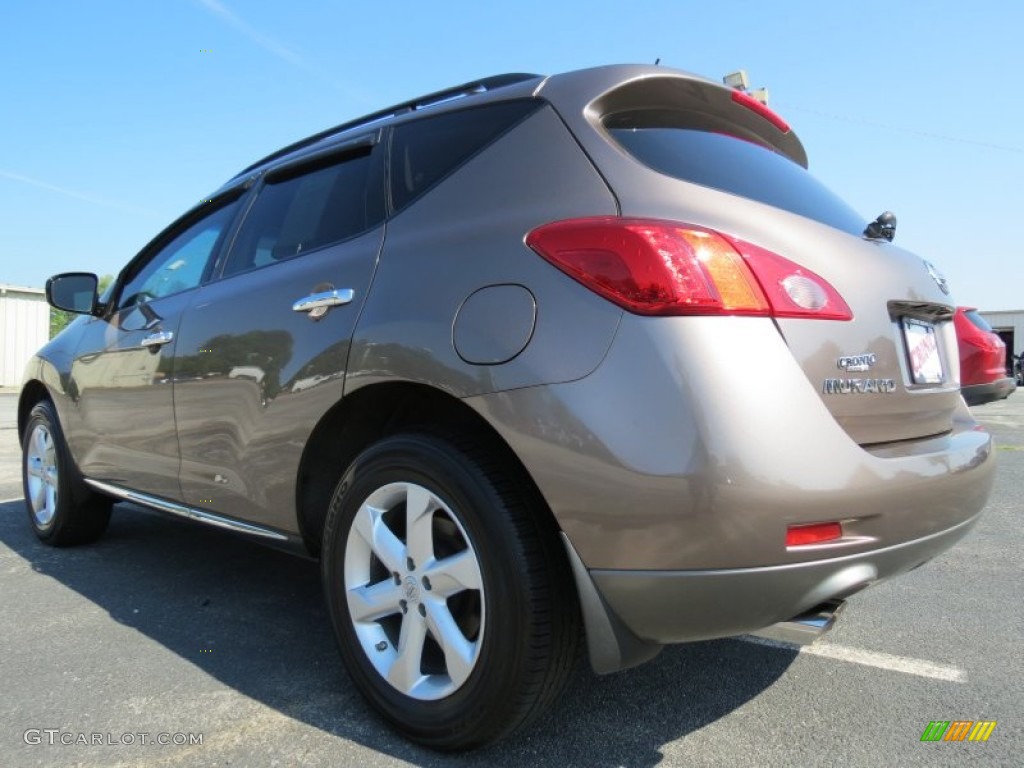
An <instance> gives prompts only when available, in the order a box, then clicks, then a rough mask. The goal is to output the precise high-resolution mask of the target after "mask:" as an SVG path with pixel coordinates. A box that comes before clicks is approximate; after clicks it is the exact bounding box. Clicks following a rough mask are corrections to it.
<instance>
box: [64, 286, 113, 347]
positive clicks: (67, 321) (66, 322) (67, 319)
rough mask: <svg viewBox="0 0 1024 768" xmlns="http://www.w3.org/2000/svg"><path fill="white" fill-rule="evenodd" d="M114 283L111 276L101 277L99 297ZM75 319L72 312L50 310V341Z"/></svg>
mask: <svg viewBox="0 0 1024 768" xmlns="http://www.w3.org/2000/svg"><path fill="white" fill-rule="evenodd" d="M112 282H114V276H113V275H103V276H102V277H101V278H100V282H99V291H100V295H101V296H102V295H103V292H104V291H105V290H107V288H108V287H109V286H110V284H111V283H112ZM74 319H75V313H74V312H65V311H64V310H62V309H53V308H52V307H51V308H50V338H51V339H52V338H53V337H54V336H56V335H57V334H58V333H60V332H61V331H63V330H64V329H65V328H67V326H68V325H69V324H70V323H71V321H72V320H74Z"/></svg>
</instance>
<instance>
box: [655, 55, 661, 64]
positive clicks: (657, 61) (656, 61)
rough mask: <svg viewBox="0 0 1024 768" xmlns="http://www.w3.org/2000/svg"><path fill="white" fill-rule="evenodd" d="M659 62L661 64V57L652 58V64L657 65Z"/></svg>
mask: <svg viewBox="0 0 1024 768" xmlns="http://www.w3.org/2000/svg"><path fill="white" fill-rule="evenodd" d="M659 64H661V57H658V58H657V59H655V60H654V66H658V65H659Z"/></svg>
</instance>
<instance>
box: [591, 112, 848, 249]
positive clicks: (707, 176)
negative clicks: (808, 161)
mask: <svg viewBox="0 0 1024 768" xmlns="http://www.w3.org/2000/svg"><path fill="white" fill-rule="evenodd" d="M637 117H639V116H638V115H630V114H625V115H623V114H619V115H615V116H614V117H613V118H612V119H610V120H609V121H607V122H606V123H605V128H606V129H607V130H608V132H609V133H610V134H611V136H612V138H614V139H615V141H617V142H618V143H619V144H620V145H622V147H623V148H625V150H626V151H627V152H629V153H630V154H631V155H632V156H633V157H635V158H636V159H637V160H639V161H640V162H642V163H644V164H645V165H647V166H648V167H650V168H653V169H654V170H656V171H658V172H659V173H664V174H667V175H669V176H673V177H675V178H677V179H682V180H683V181H690V182H693V183H695V184H701V185H703V186H705V187H713V188H714V189H720V190H722V191H723V192H730V193H732V194H734V195H740V196H742V197H747V198H750V199H751V200H757V201H758V202H762V203H767V204H768V205H773V206H775V207H776V208H782V209H784V210H787V211H790V212H791V213H796V214H799V215H800V216H806V217H807V218H809V219H814V220H815V221H819V222H821V223H822V224H827V225H828V226H830V227H835V228H836V229H840V230H843V231H844V232H849V233H850V234H853V235H860V234H861V233H862V232H863V231H864V225H865V221H864V219H863V218H862V217H861V216H860V215H858V214H857V212H856V211H854V210H853V209H852V208H851V207H850V206H848V205H847V204H846V203H845V202H843V201H842V200H841V199H840V198H839V197H837V196H836V195H835V194H834V193H833V192H832V191H830V190H829V189H828V188H827V187H826V186H825V185H824V184H822V183H821V182H820V181H818V180H817V179H815V178H814V177H813V176H812V175H811V174H810V173H808V172H807V170H806V169H804V168H802V167H801V166H799V165H797V164H796V163H794V162H793V161H792V160H790V159H789V158H787V157H785V156H783V155H781V154H779V153H777V152H775V151H773V150H771V149H769V148H767V147H765V146H762V145H760V144H755V143H754V142H752V141H745V140H743V139H738V138H736V137H734V136H729V135H726V134H722V133H711V132H708V131H703V130H696V129H693V128H676V127H664V125H663V121H659V122H661V123H662V124H661V125H659V126H657V127H645V126H644V123H645V122H646V121H644V120H643V119H642V117H641V119H637Z"/></svg>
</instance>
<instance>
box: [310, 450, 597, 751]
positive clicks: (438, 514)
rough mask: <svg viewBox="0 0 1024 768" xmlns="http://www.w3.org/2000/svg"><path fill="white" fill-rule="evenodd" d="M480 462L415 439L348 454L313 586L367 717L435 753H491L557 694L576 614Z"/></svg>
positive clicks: (552, 544)
mask: <svg viewBox="0 0 1024 768" xmlns="http://www.w3.org/2000/svg"><path fill="white" fill-rule="evenodd" d="M530 498H531V497H530V494H529V493H526V492H523V490H521V489H517V488H516V487H515V486H514V485H513V484H512V483H511V482H510V481H509V479H508V478H507V477H506V475H505V474H504V473H503V472H501V471H500V470H499V468H498V467H497V466H495V465H493V463H492V462H490V461H489V460H488V458H487V457H486V455H485V454H482V453H481V452H479V451H475V450H473V449H472V448H468V447H466V446H459V447H456V445H454V444H453V443H451V442H448V441H447V440H442V439H440V438H437V437H434V436H428V435H418V434H410V435H400V436H395V437H390V438H387V439H385V440H382V441H381V442H379V443H377V444H376V445H374V446H372V447H371V448H369V449H368V450H367V451H365V452H364V453H363V454H362V455H360V456H359V457H358V458H357V459H356V461H355V462H354V463H353V464H352V466H351V467H350V468H349V469H348V471H347V472H346V473H345V476H344V477H343V478H342V479H341V482H340V483H339V484H338V486H337V489H336V490H335V493H334V498H333V500H332V502H331V506H330V509H329V511H328V516H327V522H326V528H325V534H324V553H323V554H324V557H323V579H324V589H325V592H326V595H327V601H328V608H329V611H330V614H331V620H332V623H333V625H334V631H335V635H336V637H337V640H338V645H339V649H340V651H341V655H342V658H343V660H344V662H345V666H346V668H347V669H348V671H349V673H350V675H351V677H352V679H353V681H354V682H355V684H356V686H357V688H358V689H359V690H360V691H361V692H362V694H363V695H364V696H365V697H366V698H367V699H368V700H369V702H370V703H371V705H372V706H373V707H374V708H375V709H377V710H378V711H379V712H380V713H381V714H383V715H384V717H385V718H386V719H387V720H388V721H389V722H390V723H391V724H392V725H393V726H394V727H395V728H397V729H398V730H399V731H401V732H402V733H403V734H405V735H406V736H408V737H409V738H411V739H413V740H415V741H418V742H420V743H422V744H425V745H427V746H431V747H434V748H437V749H446V750H454V749H467V748H471V747H475V746H480V745H483V744H486V743H489V742H492V741H495V740H497V739H499V738H501V737H502V736H504V735H506V734H508V733H510V732H511V731H513V730H515V729H516V728H519V727H521V726H523V725H525V724H526V723H528V722H530V721H531V720H532V719H533V718H535V717H536V716H537V715H539V714H540V713H541V712H543V711H544V710H545V709H546V708H547V707H548V706H549V705H550V703H551V702H552V701H553V700H554V699H555V698H556V697H557V696H558V694H559V693H560V692H561V690H562V688H563V687H564V685H565V683H566V681H567V679H568V676H569V673H570V672H571V670H572V668H573V666H574V663H575V660H576V650H577V646H578V641H579V633H580V630H579V610H578V607H577V605H576V600H575V592H574V590H573V588H572V583H571V576H570V574H569V572H568V567H567V565H566V563H565V557H564V554H563V553H562V551H561V549H560V543H559V541H558V538H557V535H556V533H555V531H553V530H551V527H550V526H548V525H545V522H544V518H543V517H542V516H541V515H539V514H538V510H536V509H534V508H532V505H531V502H530V501H529V499H530Z"/></svg>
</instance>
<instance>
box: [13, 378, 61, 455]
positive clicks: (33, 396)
mask: <svg viewBox="0 0 1024 768" xmlns="http://www.w3.org/2000/svg"><path fill="white" fill-rule="evenodd" d="M43 400H50V401H51V402H52V401H53V398H52V397H51V396H50V390H48V389H47V388H46V385H45V384H43V383H42V382H41V381H39V380H38V379H30V380H29V381H27V382H25V384H24V386H22V388H21V394H20V395H18V441H19V442H21V441H23V440H24V439H25V425H26V424H28V416H29V414H30V413H31V412H32V409H33V408H35V407H36V405H37V404H38V403H40V402H42V401H43Z"/></svg>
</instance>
